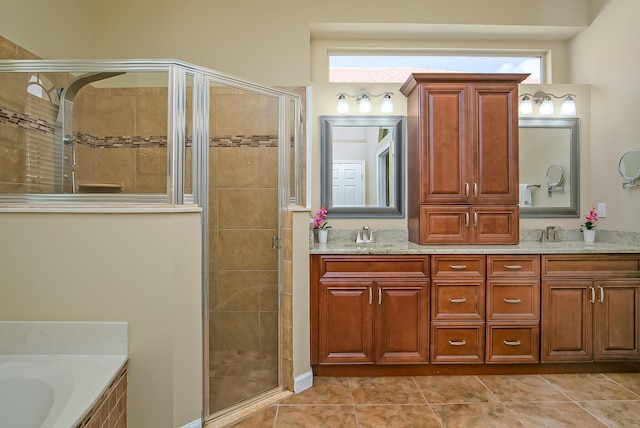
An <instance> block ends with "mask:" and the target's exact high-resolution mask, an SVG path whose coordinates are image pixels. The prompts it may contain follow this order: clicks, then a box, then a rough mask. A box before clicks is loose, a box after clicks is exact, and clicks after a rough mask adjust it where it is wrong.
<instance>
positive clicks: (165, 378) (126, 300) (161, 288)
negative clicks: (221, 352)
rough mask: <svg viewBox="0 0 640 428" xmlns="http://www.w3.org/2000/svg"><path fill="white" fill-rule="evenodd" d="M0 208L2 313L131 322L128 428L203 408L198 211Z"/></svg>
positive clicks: (183, 419)
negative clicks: (91, 211)
mask: <svg viewBox="0 0 640 428" xmlns="http://www.w3.org/2000/svg"><path fill="white" fill-rule="evenodd" d="M158 211H159V212H158V213H153V214H122V213H115V214H80V213H38V212H18V213H11V212H1V213H0V284H1V287H0V319H1V320H3V321H125V322H128V323H129V370H128V389H127V398H128V405H129V407H128V409H129V411H128V421H129V425H128V426H130V427H179V426H182V425H185V424H187V423H189V422H191V421H193V420H195V419H198V418H200V416H201V409H202V364H203V363H202V315H201V310H200V308H201V302H202V298H201V295H202V293H201V269H200V266H201V262H200V254H201V249H200V213H199V212H190V213H167V212H165V213H162V210H161V209H158Z"/></svg>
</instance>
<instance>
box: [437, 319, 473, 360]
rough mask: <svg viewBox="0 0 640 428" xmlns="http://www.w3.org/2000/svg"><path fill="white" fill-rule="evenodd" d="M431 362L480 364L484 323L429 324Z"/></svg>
mask: <svg viewBox="0 0 640 428" xmlns="http://www.w3.org/2000/svg"><path fill="white" fill-rule="evenodd" d="M431 350H432V352H431V362H432V363H434V364H437V363H461V364H468V363H482V362H483V354H484V352H483V350H484V323H479V324H439V323H432V324H431Z"/></svg>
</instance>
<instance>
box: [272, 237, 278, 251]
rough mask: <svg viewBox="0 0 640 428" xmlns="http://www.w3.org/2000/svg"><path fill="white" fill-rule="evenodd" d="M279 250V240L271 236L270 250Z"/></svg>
mask: <svg viewBox="0 0 640 428" xmlns="http://www.w3.org/2000/svg"><path fill="white" fill-rule="evenodd" d="M279 248H280V238H278V237H277V236H272V237H271V249H272V250H277V249H279Z"/></svg>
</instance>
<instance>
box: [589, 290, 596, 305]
mask: <svg viewBox="0 0 640 428" xmlns="http://www.w3.org/2000/svg"><path fill="white" fill-rule="evenodd" d="M589 288H590V289H591V300H589V303H595V302H596V289H595V288H593V287H589Z"/></svg>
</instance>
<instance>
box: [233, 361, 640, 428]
mask: <svg viewBox="0 0 640 428" xmlns="http://www.w3.org/2000/svg"><path fill="white" fill-rule="evenodd" d="M233 427H234V428H245V427H247V428H248V427H251V428H261V427H323V428H334V427H335V428H338V427H340V428H348V427H356V428H357V427H360V428H374V427H375V428H381V427H385V428H386V427H393V428H404V427H438V428H449V427H464V428H466V427H474V428H477V427H491V428H497V427H508V428H514V427H527V428H529V427H531V428H534V427H535V428H539V427H553V428H555V427H580V428H591V427H624V428H630V427H640V373H606V374H549V375H546V374H545V375H491V376H414V377H361V378H358V377H349V378H346V377H343V378H327V377H316V378H314V380H313V388H311V389H309V390H307V391H304V392H302V393H300V394H297V395H294V396H293V397H290V398H288V399H286V400H284V401H282V402H280V403H278V404H276V405H273V406H270V407H268V408H266V409H264V410H262V411H260V412H258V413H256V414H253V415H251V416H249V417H248V418H246V419H244V420H242V421H239V422H237V423H236V424H235V425H233Z"/></svg>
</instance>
